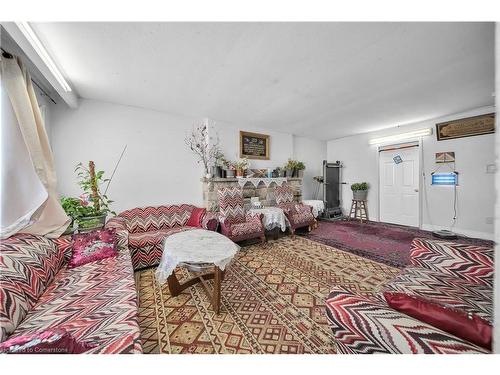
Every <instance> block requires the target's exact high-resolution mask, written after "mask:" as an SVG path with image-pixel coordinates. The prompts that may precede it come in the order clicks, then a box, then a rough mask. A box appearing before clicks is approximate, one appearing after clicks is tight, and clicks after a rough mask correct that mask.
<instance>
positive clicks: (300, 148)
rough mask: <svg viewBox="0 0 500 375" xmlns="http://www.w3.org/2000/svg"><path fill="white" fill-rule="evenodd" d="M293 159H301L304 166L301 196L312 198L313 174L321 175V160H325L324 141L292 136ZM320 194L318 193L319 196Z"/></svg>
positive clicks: (314, 188)
mask: <svg viewBox="0 0 500 375" xmlns="http://www.w3.org/2000/svg"><path fill="white" fill-rule="evenodd" d="M293 140H294V143H293V144H294V146H293V150H294V156H293V157H294V159H297V160H301V161H302V162H304V164H305V166H306V170H305V171H304V179H303V180H302V185H303V186H302V188H303V191H302V198H303V199H313V198H314V197H313V195H314V194H315V193H316V183H315V182H314V180H313V177H314V176H319V175H323V160H326V142H325V141H318V140H316V139H311V138H305V137H298V136H295V137H293ZM319 199H322V198H321V195H320V198H319Z"/></svg>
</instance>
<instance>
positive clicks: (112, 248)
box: [68, 228, 117, 268]
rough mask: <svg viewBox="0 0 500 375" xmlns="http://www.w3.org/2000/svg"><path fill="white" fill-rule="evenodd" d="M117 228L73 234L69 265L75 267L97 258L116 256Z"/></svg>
mask: <svg viewBox="0 0 500 375" xmlns="http://www.w3.org/2000/svg"><path fill="white" fill-rule="evenodd" d="M116 254H117V251H116V233H115V228H110V229H102V230H94V231H92V232H89V233H81V234H74V235H73V253H72V254H71V259H70V260H69V263H68V267H69V268H75V267H79V266H83V265H84V264H87V263H90V262H95V261H96V260H100V259H105V258H111V257H114V256H116Z"/></svg>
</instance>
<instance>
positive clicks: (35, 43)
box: [16, 22, 71, 92]
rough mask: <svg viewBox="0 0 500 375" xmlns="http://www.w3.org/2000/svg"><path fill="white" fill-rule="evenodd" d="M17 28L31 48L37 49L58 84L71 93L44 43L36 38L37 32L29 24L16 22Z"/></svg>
mask: <svg viewBox="0 0 500 375" xmlns="http://www.w3.org/2000/svg"><path fill="white" fill-rule="evenodd" d="M16 25H17V27H18V28H19V30H21V32H22V33H23V35H24V36H25V37H26V39H28V41H29V42H30V44H31V46H32V47H33V48H34V49H35V51H36V53H37V54H38V56H40V58H41V59H42V61H43V62H44V63H45V65H47V67H48V68H49V70H50V72H51V73H52V74H53V75H54V77H55V78H56V80H57V82H59V84H60V85H61V87H62V88H63V89H64V91H66V92H70V91H71V87H70V86H69V84H68V82H66V80H65V79H64V77H63V75H62V73H61V71H60V70H59V68H58V67H57V65H56V64H55V63H54V60H52V58H51V57H50V55H49V53H48V52H47V50H46V49H45V47H44V46H43V44H42V42H40V39H38V37H37V36H36V34H35V32H34V31H33V29H32V28H31V26H30V25H29V23H28V22H16Z"/></svg>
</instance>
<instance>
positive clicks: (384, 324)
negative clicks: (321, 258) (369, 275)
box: [326, 289, 489, 354]
mask: <svg viewBox="0 0 500 375" xmlns="http://www.w3.org/2000/svg"><path fill="white" fill-rule="evenodd" d="M326 313H327V318H328V320H329V322H330V324H331V328H332V331H333V334H334V338H335V343H336V347H337V351H338V352H339V353H342V354H365V353H366V354H370V353H403V354H417V353H439V354H453V353H489V352H488V351H487V350H485V349H483V348H480V347H479V346H476V345H474V344H471V343H468V342H466V341H464V340H462V339H459V338H457V337H455V336H452V335H450V334H448V333H446V332H443V331H441V330H439V329H437V328H434V327H432V326H430V325H428V324H425V323H423V322H421V321H419V320H416V319H413V318H411V317H409V316H407V315H404V314H401V313H399V312H397V311H395V310H393V309H391V308H390V307H388V306H387V305H383V304H381V303H377V302H376V301H374V300H370V299H368V298H365V297H361V296H358V295H355V294H353V293H352V292H349V291H347V290H341V289H336V290H334V291H332V293H330V295H329V296H328V298H327V300H326Z"/></svg>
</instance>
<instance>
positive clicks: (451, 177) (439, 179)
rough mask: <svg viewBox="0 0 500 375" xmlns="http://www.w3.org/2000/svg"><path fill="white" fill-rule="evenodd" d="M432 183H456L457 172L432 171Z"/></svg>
mask: <svg viewBox="0 0 500 375" xmlns="http://www.w3.org/2000/svg"><path fill="white" fill-rule="evenodd" d="M431 184H432V185H458V174H456V173H453V172H450V173H434V174H433V175H432V183H431Z"/></svg>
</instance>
